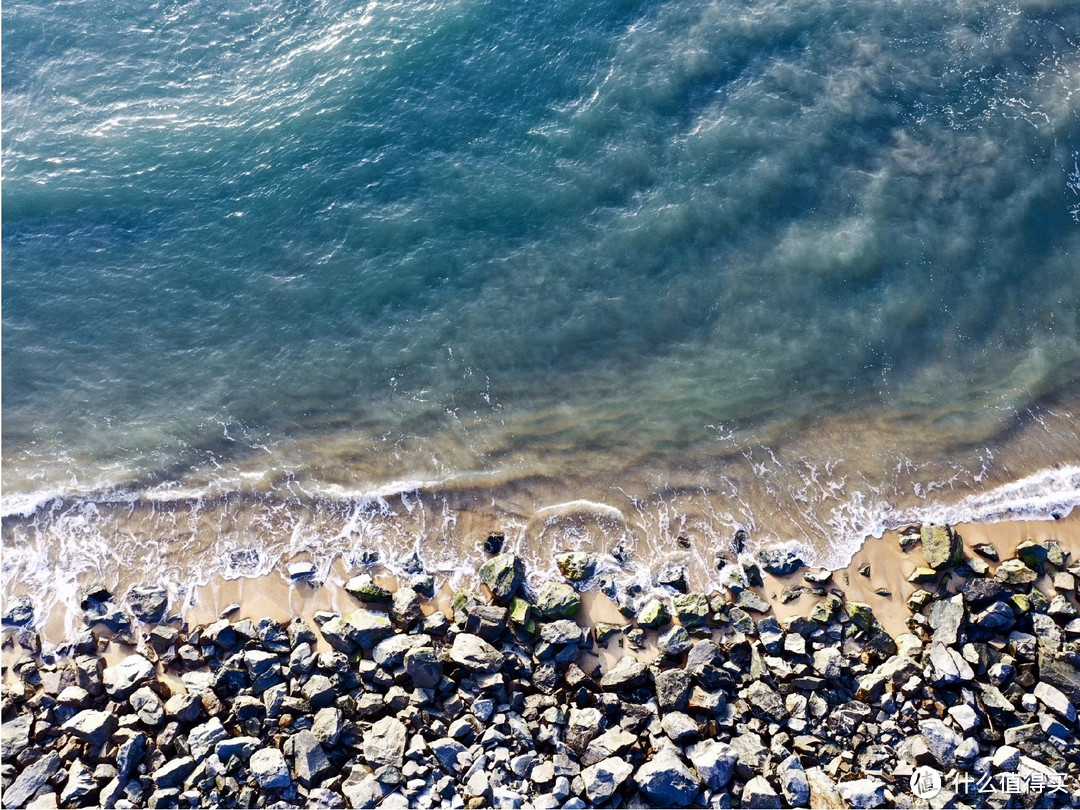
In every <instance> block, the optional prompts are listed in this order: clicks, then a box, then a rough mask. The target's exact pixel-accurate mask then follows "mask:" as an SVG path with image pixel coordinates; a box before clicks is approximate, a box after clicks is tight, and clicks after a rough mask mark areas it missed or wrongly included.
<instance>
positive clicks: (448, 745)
mask: <svg viewBox="0 0 1080 810" xmlns="http://www.w3.org/2000/svg"><path fill="white" fill-rule="evenodd" d="M922 539H923V540H924V541H925V540H927V539H929V543H930V546H931V547H930V548H928V549H927V551H928V553H929V555H933V560H934V562H935V563H937V566H936V567H935V566H934V565H928V566H927V569H928V570H930V571H931V572H932V573H933V575H934V576H933V578H930V577H928V576H927V577H926V585H925V587H924V589H922V590H920V591H917V592H916V593H915V595H914V596H913V597H912V598H911V599H909V600H908V605H909V608H910V610H911V617H910V621H909V627H910V629H911V632H910V633H908V634H904V635H902V636H900V637H898V638H896V639H893V638H891V637H890V636H889V635H887V634H886V633H885V632H884V631H883V630H882V629H881V628H880V626H879V625H878V623H877V621H876V620H875V618H874V616H873V613H872V612H871V611H870V609H869V608H868V607H866V606H865V605H859V604H857V603H853V602H846V603H845V602H844V601H843V600H842V598H841V597H840V596H838V595H837V594H835V593H832V592H827V593H825V594H824V596H823V601H822V603H821V605H818V606H817V607H815V609H814V611H813V612H812V614H811V617H806V618H796V619H794V620H792V621H790V622H787V623H786V624H785V625H781V623H780V622H779V621H778V620H777V619H776V618H775V617H774V616H772V615H769V614H768V612H767V605H766V610H764V611H758V610H757V608H759V607H760V605H759V604H758V603H756V602H754V601H752V600H748V599H746V598H745V597H744V594H747V593H749V594H752V595H755V596H757V598H758V599H761V597H760V595H758V594H755V591H754V584H753V583H754V582H757V583H758V584H760V582H761V580H760V577H756V576H755V574H756V572H755V571H751V570H745V571H738V572H732V576H733V581H734V579H735V578H737V579H738V580H739V583H740V584H739V588H738V589H737V596H736V604H731V603H730V602H727V601H726V600H723V599H717V598H716V597H715V596H712V597H708V596H706V595H704V594H694V593H692V592H684V591H687V590H688V589H687V588H686V587H685V580H684V578H681V577H679V576H678V575H677V573H678V572H675V573H671V575H670V576H669V577H668V580H669V582H668V587H669V588H670V590H671V593H670V594H669V596H670V597H671V603H670V608H669V605H668V604H667V602H666V600H665V599H656V600H653V601H654V602H655V604H653V602H650V603H649V604H648V605H646V608H647V615H644V616H643V617H641V618H644V619H645V620H646V621H645V622H644V624H646V625H647V626H649V627H652V628H654V629H655V631H656V634H657V635H656V639H655V640H656V648H657V650H658V651H659V655H658V657H656V658H655V660H651V662H650V663H648V664H647V663H644V662H643V661H642V660H638V657H636V656H635V655H633V654H629V653H628V654H626V655H623V656H622V657H621V658H619V659H618V661H617V663H615V664H614V665H612V666H609V667H607V668H606V671H601V670H600V667H599V666H598V665H597V664H596V661H597V659H596V658H592V657H589V656H587V655H583V652H584V651H587V650H589V649H591V648H592V647H593V646H594V645H595V644H597V643H598V642H597V639H598V638H600V637H602V638H603V639H605V640H606V641H607V643H608V644H610V645H613V646H617V645H619V644H622V645H623V647H624V649H626V648H629V649H630V650H632V649H633V648H634V646H635V643H636V642H637V641H639V640H640V639H641V636H642V634H643V631H642V629H641V627H640V626H635V625H633V624H631V625H628V626H626V627H612V626H610V625H605V626H603V629H601V627H600V626H598V627H596V628H593V632H592V633H590V632H589V630H588V629H587V628H584V627H581V626H579V625H578V624H577V623H576V622H575V621H574V618H573V617H574V614H575V613H576V611H577V609H578V606H579V603H580V600H579V599H577V598H576V597H577V591H576V587H580V586H581V585H580V583H582V582H583V577H585V576H586V575H588V576H592V575H593V574H594V573H595V571H594V569H595V566H591V565H590V561H589V560H588V559H584V558H582V557H579V556H574V557H568V558H566V559H564V560H563V563H562V564H560V566H559V568H560V570H561V571H562V572H563V574H564V576H565V577H566V580H567V581H566V582H560V583H554V584H555V585H557V586H558V587H551V586H545V587H544V588H543V589H541V590H540V591H539V593H538V594H537V595H535V596H534V595H532V594H531V593H530V592H529V591H528V588H527V587H526V586H525V585H524V582H525V578H524V573H525V572H524V566H523V565H522V564H521V561H520V559H518V558H517V557H516V556H515V555H513V554H512V553H511V552H505V551H504V550H503V548H502V544H501V543H499V544H495V543H490V545H491V547H492V548H491V551H492V553H493V554H495V555H496V556H494V557H493V558H492V559H491V560H490V561H489V563H488V564H486V565H485V567H484V570H483V571H482V572H481V579H482V581H483V582H484V583H485V585H486V586H487V588H488V590H487V591H485V593H489V595H490V596H491V599H490V601H489V599H488V598H485V597H484V596H483V595H481V594H478V593H471V592H468V591H463V592H460V593H458V594H457V595H456V596H455V598H454V611H453V616H452V619H451V617H449V616H447V615H444V614H443V613H442V612H440V611H437V610H434V611H433V610H431V606H430V605H429V606H428V610H427V611H424V610H421V606H422V604H423V600H422V599H421V596H420V595H419V594H418V593H417V591H416V590H414V589H413V588H401V589H399V590H398V591H397V592H396V593H394V594H392V595H390V596H389V598H387V596H384V595H383V594H382V593H380V592H378V591H376V590H374V587H375V586H374V585H373V584H372V583H371V582H369V581H367V580H365V581H363V582H357V583H355V586H356V587H354V588H352V589H350V590H351V591H353V592H354V593H355V595H356V597H357V599H358V601H359V602H360V603H361V605H362V606H359V605H358V606H357V608H356V609H355V610H353V611H351V612H348V613H346V614H344V615H336V614H317V615H316V620H315V625H316V626H315V627H312V626H309V625H308V624H307V623H306V622H305V621H304V620H303V619H294V620H293V621H292V622H290V623H288V624H281V623H278V622H276V621H273V620H269V619H263V620H261V621H258V622H253V621H251V620H249V619H243V620H240V621H233V622H230V621H228V620H226V619H222V620H220V621H217V622H215V623H213V624H210V625H207V626H204V627H199V628H195V629H193V630H191V631H190V632H186V631H182V630H179V629H177V628H176V627H174V626H173V625H171V624H162V625H158V626H157V627H154V628H152V629H151V628H149V626H146V627H142V628H140V640H139V644H138V646H137V648H136V649H135V651H134V652H131V653H130V654H128V655H127V656H126V657H125V658H123V659H121V660H119V661H118V662H117V663H115V664H114V665H112V666H108V665H106V662H105V660H104V659H103V658H102V657H101V656H100V655H99V644H98V642H97V641H96V640H95V639H94V637H93V636H91V638H90V639H89V640H86V639H84V640H83V641H82V642H80V645H77V646H73V647H72V649H71V655H70V656H69V657H63V658H59V659H56V660H48V659H47V658H45V659H43V658H41V657H35V656H33V655H25V656H24V657H23V658H22V659H20V660H19V661H18V662H17V663H16V664H15V665H14V666H13V668H12V670H13V675H14V676H15V677H14V688H11V687H10V686H6V687H5V691H4V697H3V707H2V708H3V718H2V719H3V730H2V740H3V772H2V779H3V787H4V803H5V806H31V805H32V806H35V807H53V806H62V807H84V806H97V805H100V806H105V807H204V806H219V807H288V806H304V807H357V808H359V807H376V806H378V807H384V808H394V807H420V808H425V807H469V808H478V807H505V808H519V807H537V808H555V807H564V808H581V807H592V806H603V807H746V808H751V807H753V808H779V807H807V806H808V807H814V808H818V807H844V806H846V807H853V808H872V807H878V806H882V807H885V806H894V807H916V806H918V807H925V806H932V807H945V806H987V807H1000V808H1004V807H1010V806H1025V807H1027V806H1035V805H1038V806H1053V807H1066V806H1068V807H1080V744H1078V742H1080V728H1078V725H1077V710H1078V708H1080V641H1078V639H1080V621H1078V619H1077V618H1076V609H1075V607H1074V603H1073V601H1072V599H1073V591H1072V589H1073V588H1074V587H1075V586H1074V581H1075V580H1074V578H1075V576H1076V575H1077V574H1078V573H1080V572H1078V571H1077V569H1076V568H1075V567H1073V568H1068V567H1067V562H1068V561H1067V559H1066V556H1065V555H1064V553H1063V552H1062V550H1061V549H1060V548H1059V547H1057V546H1056V545H1055V544H1050V543H1047V544H1044V545H1039V544H1024V545H1023V546H1021V547H1020V548H1019V549H1018V550H1017V556H1016V557H1015V558H1014V559H1011V560H1005V561H1003V562H1001V563H1000V564H998V565H997V566H996V567H995V568H993V569H991V568H990V567H989V566H988V565H987V566H980V565H978V564H975V565H970V564H969V562H971V561H964V560H962V558H961V554H960V552H958V551H956V549H955V548H954V547H953V540H952V532H951V530H947V531H946V532H945V533H944V534H942V533H934V532H924V533H923V534H922ZM496 546H497V547H496ZM777 564H778V565H781V566H784V567H786V566H787V565H788V563H787V562H786V561H785V560H778V561H777ZM669 573H670V572H669ZM736 573H737V574H738V577H735V574H736ZM1029 574H1030V575H1029ZM814 576H817V577H818V578H819V579H820V580H821V581H822V582H824V581H826V580H827V577H822V576H819V575H817V574H814ZM1041 577H1049V578H1050V579H1051V580H1052V582H1053V585H1054V590H1055V593H1054V594H1049V593H1044V592H1043V591H1042V590H1040V589H1039V588H1038V587H1036V583H1037V582H1040V581H1045V580H1044V579H1041ZM808 581H811V582H812V581H813V580H812V579H808ZM373 595H375V596H377V597H378V598H377V599H373V598H371V597H372V596H373ZM137 596H138V597H139V599H140V600H141V602H140V604H139V606H138V608H137V609H136V608H135V607H134V604H135V603H134V601H133V602H132V604H133V610H132V612H133V613H135V614H136V616H140V615H141V616H151V617H156V618H160V616H161V615H162V614H163V611H164V608H163V607H162V606H161V605H160V603H159V600H158V599H157V595H156V594H144V593H141V592H140V593H139V594H137ZM95 601H96V604H97V606H98V607H97V608H92V609H94V610H98V608H100V607H101V606H102V605H106V606H107V605H108V600H106V599H98V600H95ZM762 601H763V600H762ZM822 605H825V608H824V609H822ZM19 607H20V610H21V611H22V613H21V614H20V615H19V616H18V617H16V618H20V619H21V617H22V615H23V614H25V613H26V611H27V610H29V605H25V604H22V603H20V605H19ZM645 612H646V611H643V613H645ZM98 613H99V614H101V615H106V614H107V613H108V610H107V609H105V610H98ZM755 613H756V615H751V614H755ZM673 617H674V619H675V620H678V621H679V623H677V624H673V623H672V622H673ZM9 632H11V633H23V634H24V635H25V634H26V631H25V630H11V631H9ZM320 635H321V637H322V639H323V640H324V641H325V642H326V644H327V645H329V648H330V651H328V652H319V651H318V649H317V647H318V646H319V645H318V642H319V636H320ZM23 641H28V639H26V638H23ZM25 646H26V645H25V644H24V647H25ZM101 646H104V645H101ZM642 658H645V656H644V655H643V656H642ZM583 667H584V668H583ZM165 674H167V675H169V678H168V679H166V678H164V677H162V676H163V675H165ZM916 769H920V773H921V774H923V775H924V776H925V775H927V774H928V773H929V771H930V770H932V771H933V772H934V773H935V774H936V775H937V776H938V778H939V779H940V782H941V784H942V785H943V788H942V790H941V791H940V793H938V794H937V795H936V796H934V797H932V798H930V799H929V800H928V801H929V804H928V803H927V801H926V800H922V799H918V798H916V797H914V796H913V793H912V790H911V780H912V777H913V775H914V774H915V772H916ZM1005 775H1012V776H1015V777H1016V778H1017V779H1020V780H1024V783H1025V784H1026V785H1028V786H1030V788H1031V789H1030V790H1029V792H1027V793H1024V794H1022V795H1016V794H1012V793H1010V792H1008V791H1007V790H1006V789H1005V788H1006V785H1005V783H1004V782H1001V781H995V779H997V778H998V777H1002V776H1005ZM987 785H989V789H986V790H985V791H984V792H981V793H980V792H979V789H980V786H981V787H983V788H985V787H986V786H987ZM1036 785H1039V786H1041V789H1040V790H1038V791H1036V790H1035V786H1036ZM958 792H959V793H960V794H961V795H957V793H958Z"/></svg>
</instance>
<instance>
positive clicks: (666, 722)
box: [660, 712, 701, 747]
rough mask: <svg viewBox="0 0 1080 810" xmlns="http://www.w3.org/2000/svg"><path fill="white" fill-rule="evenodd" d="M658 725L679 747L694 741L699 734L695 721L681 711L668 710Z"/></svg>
mask: <svg viewBox="0 0 1080 810" xmlns="http://www.w3.org/2000/svg"><path fill="white" fill-rule="evenodd" d="M660 725H661V727H662V728H663V729H664V733H665V734H667V736H668V738H669V739H670V740H671V741H672V742H673V743H675V744H676V745H678V746H680V747H682V746H685V745H687V744H688V743H692V742H694V741H695V740H697V739H699V738H700V736H701V731H700V729H699V728H698V724H697V721H695V720H694V718H692V717H691V716H690V715H688V714H684V713H683V712H668V713H667V714H665V715H664V718H663V720H661V721H660Z"/></svg>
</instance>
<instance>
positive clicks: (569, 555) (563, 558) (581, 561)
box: [555, 551, 596, 582]
mask: <svg viewBox="0 0 1080 810" xmlns="http://www.w3.org/2000/svg"><path fill="white" fill-rule="evenodd" d="M555 565H556V566H558V568H559V573H561V574H562V575H563V576H564V577H566V578H567V579H569V580H571V581H573V582H581V581H583V580H586V579H589V578H590V577H592V576H593V574H595V573H596V558H595V557H594V556H593V555H592V554H589V553H588V552H585V551H566V552H563V553H562V554H556V555H555Z"/></svg>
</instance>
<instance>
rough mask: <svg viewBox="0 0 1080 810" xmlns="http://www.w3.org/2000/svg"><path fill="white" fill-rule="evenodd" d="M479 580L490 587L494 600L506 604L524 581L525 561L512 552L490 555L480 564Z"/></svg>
mask: <svg viewBox="0 0 1080 810" xmlns="http://www.w3.org/2000/svg"><path fill="white" fill-rule="evenodd" d="M480 581H481V582H483V583H484V584H485V585H487V586H488V588H490V589H491V594H492V597H493V598H494V599H495V601H496V602H498V603H499V604H500V605H508V604H510V600H511V599H513V598H514V595H515V594H516V593H517V590H518V588H520V587H521V583H522V582H524V581H525V563H523V562H522V561H521V558H520V557H518V556H517V555H516V554H513V553H507V554H500V555H498V556H497V557H492V558H491V559H490V560H488V561H487V562H486V563H484V564H483V565H482V566H480Z"/></svg>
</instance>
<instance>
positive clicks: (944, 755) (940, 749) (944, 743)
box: [919, 718, 960, 771]
mask: <svg viewBox="0 0 1080 810" xmlns="http://www.w3.org/2000/svg"><path fill="white" fill-rule="evenodd" d="M919 731H921V732H922V735H923V737H924V738H925V739H926V744H927V745H928V746H929V748H930V754H931V756H933V757H934V760H935V761H936V762H937V763H938V765H940V766H941V768H942V770H945V771H948V770H949V769H951V768H952V767H953V766H954V765H955V764H956V747H957V746H958V745H960V737H959V736H958V735H957V733H956V732H955V731H953V730H952V729H951V728H949V727H948V726H947V725H945V723H943V722H942V721H941V720H938V719H936V718H930V719H928V720H923V721H921V722H920V723H919Z"/></svg>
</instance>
